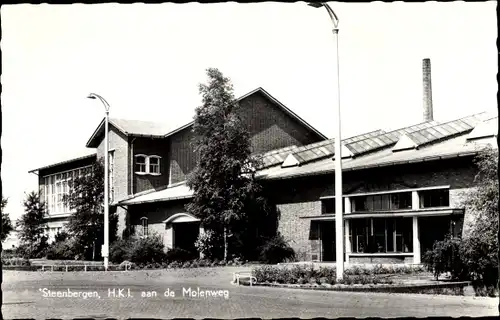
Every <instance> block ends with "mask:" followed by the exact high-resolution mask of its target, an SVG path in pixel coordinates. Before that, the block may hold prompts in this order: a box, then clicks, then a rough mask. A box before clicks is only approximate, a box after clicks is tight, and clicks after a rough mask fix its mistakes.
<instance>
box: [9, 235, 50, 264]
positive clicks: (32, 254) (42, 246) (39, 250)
mask: <svg viewBox="0 0 500 320" xmlns="http://www.w3.org/2000/svg"><path fill="white" fill-rule="evenodd" d="M47 241H48V237H47V236H42V237H40V238H39V239H38V240H37V241H36V242H35V243H33V244H30V243H26V242H25V243H22V244H21V245H20V246H19V247H18V248H17V250H16V252H17V253H18V254H19V255H20V256H22V257H24V258H28V259H34V258H43V257H45V255H46V254H47V249H48V248H49V244H48V242H47Z"/></svg>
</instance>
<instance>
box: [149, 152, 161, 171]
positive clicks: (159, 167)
mask: <svg viewBox="0 0 500 320" xmlns="http://www.w3.org/2000/svg"><path fill="white" fill-rule="evenodd" d="M151 159H157V160H158V164H151ZM147 163H148V168H147V169H148V173H149V174H151V175H153V176H159V175H161V157H160V156H157V155H152V156H149V157H148V159H147ZM152 165H153V166H157V168H158V172H152V171H151V166H152Z"/></svg>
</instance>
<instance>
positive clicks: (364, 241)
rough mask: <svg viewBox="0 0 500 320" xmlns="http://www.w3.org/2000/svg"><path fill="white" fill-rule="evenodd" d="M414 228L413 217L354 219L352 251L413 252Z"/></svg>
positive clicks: (352, 221)
mask: <svg viewBox="0 0 500 320" xmlns="http://www.w3.org/2000/svg"><path fill="white" fill-rule="evenodd" d="M412 230H413V229H412V218H367V219H352V220H351V222H350V238H351V252H353V253H391V252H412V250H413V249H412V248H413V245H412V240H413V238H412V232H413V231H412Z"/></svg>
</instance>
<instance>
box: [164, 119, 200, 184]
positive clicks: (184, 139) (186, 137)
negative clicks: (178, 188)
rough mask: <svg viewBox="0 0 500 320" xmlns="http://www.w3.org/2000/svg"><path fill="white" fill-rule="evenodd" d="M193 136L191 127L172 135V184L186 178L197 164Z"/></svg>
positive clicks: (170, 154)
mask: <svg viewBox="0 0 500 320" xmlns="http://www.w3.org/2000/svg"><path fill="white" fill-rule="evenodd" d="M192 137H193V133H192V132H191V127H188V128H186V129H184V130H182V131H180V132H178V133H176V134H174V135H173V136H172V137H170V143H169V150H168V153H169V165H170V183H171V184H174V183H177V182H181V181H184V180H186V178H187V175H188V174H189V173H190V172H191V171H193V169H194V168H195V166H196V155H195V153H194V151H193V148H192V147H191V140H192Z"/></svg>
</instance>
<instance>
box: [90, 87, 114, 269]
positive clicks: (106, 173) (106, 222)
mask: <svg viewBox="0 0 500 320" xmlns="http://www.w3.org/2000/svg"><path fill="white" fill-rule="evenodd" d="M87 98H89V99H99V100H101V102H102V104H103V105H104V109H105V110H106V117H105V122H104V123H105V125H104V245H103V247H102V256H103V258H104V269H105V270H106V271H107V270H108V257H109V182H108V179H109V178H108V176H109V162H108V161H109V160H108V158H109V154H108V152H109V151H108V148H109V137H108V124H109V103H108V102H107V101H106V99H104V98H103V97H101V96H100V95H98V94H96V93H91V94H89V96H88V97H87Z"/></svg>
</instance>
